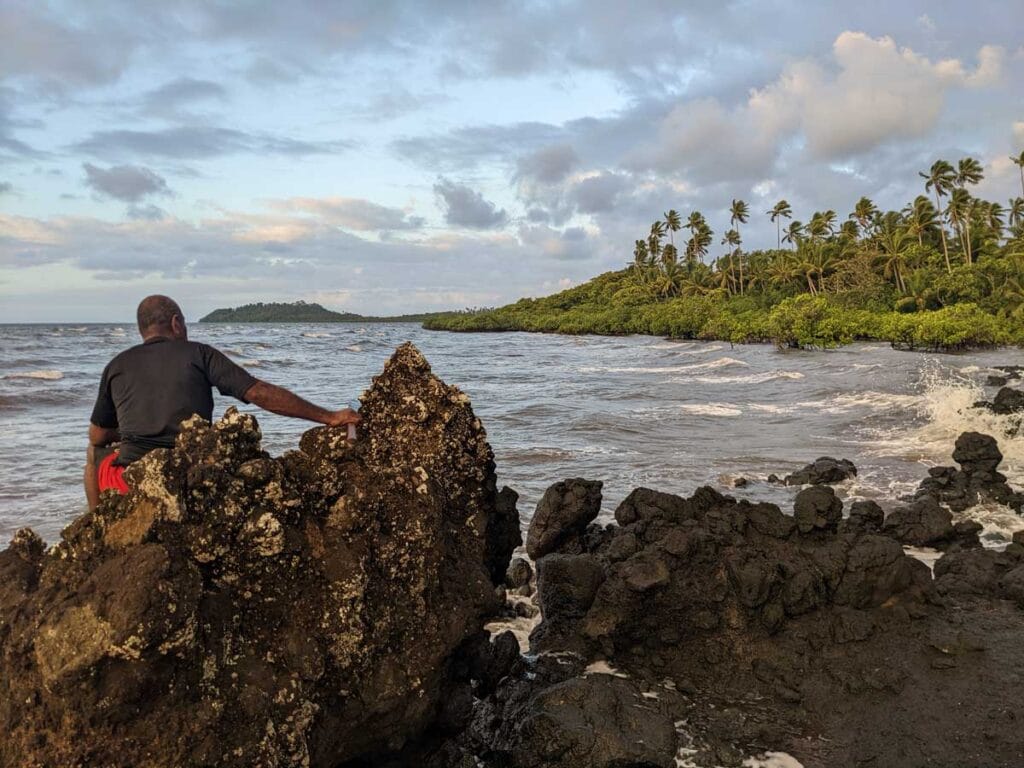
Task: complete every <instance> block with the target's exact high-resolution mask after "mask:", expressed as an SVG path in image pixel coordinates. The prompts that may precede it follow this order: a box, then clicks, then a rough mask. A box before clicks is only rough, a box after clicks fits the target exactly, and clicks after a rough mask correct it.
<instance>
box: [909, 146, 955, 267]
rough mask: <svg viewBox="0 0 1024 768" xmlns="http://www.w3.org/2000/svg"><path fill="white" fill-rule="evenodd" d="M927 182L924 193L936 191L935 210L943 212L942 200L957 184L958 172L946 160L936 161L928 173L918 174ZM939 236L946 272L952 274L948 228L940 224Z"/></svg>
mask: <svg viewBox="0 0 1024 768" xmlns="http://www.w3.org/2000/svg"><path fill="white" fill-rule="evenodd" d="M917 175H918V176H920V177H921V178H922V179H924V180H925V184H924V191H925V192H928V191H930V190H934V192H935V209H936V210H938V211H941V210H942V199H941V198H943V197H945V196H946V195H947V194H948V193H949V191H950V190H951V189H952V188H953V186H954V184H955V183H956V171H954V170H953V166H952V165H950V164H949V163H948V162H947V161H946V160H936V161H935V162H934V163H932V167H931V168H930V169H929V170H928V173H925V172H924V171H920V172H918V174H917ZM939 234H941V235H942V254H943V256H945V258H946V271H947V272H952V271H953V266H952V264H950V262H949V245H948V244H947V243H946V228H945V227H944V226H942V223H941V222H940V223H939Z"/></svg>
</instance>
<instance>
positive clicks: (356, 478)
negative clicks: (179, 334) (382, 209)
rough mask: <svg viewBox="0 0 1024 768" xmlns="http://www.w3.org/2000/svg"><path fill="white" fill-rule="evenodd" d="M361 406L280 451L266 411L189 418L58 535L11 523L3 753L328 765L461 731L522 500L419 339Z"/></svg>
mask: <svg viewBox="0 0 1024 768" xmlns="http://www.w3.org/2000/svg"><path fill="white" fill-rule="evenodd" d="M361 412H362V415H363V419H364V420H363V424H362V426H361V429H360V439H359V440H358V441H357V442H356V443H355V444H352V443H348V442H346V440H345V430H344V429H330V428H318V429H314V430H311V431H309V432H307V433H306V434H305V435H304V437H303V439H302V441H301V450H298V451H291V452H289V453H286V454H285V455H284V456H282V457H280V458H273V457H271V456H269V455H268V454H267V453H266V452H264V451H263V450H261V447H260V430H259V427H258V425H257V423H256V420H255V419H254V418H253V417H252V416H249V415H245V414H242V413H239V412H238V411H236V410H234V409H229V410H228V412H227V413H226V414H225V416H224V418H223V419H221V420H220V421H218V422H216V423H215V424H209V423H206V422H204V421H202V420H200V419H198V418H194V419H192V420H190V421H189V422H187V423H186V424H185V425H184V429H183V431H182V433H181V435H180V436H179V438H178V441H177V443H176V445H175V447H174V448H173V449H171V450H160V451H154V452H152V453H150V454H149V455H147V456H146V457H145V458H144V459H142V460H141V461H139V462H137V463H136V464H135V465H133V466H132V467H131V468H130V469H129V470H128V472H127V475H128V479H129V483H130V485H131V486H132V488H133V490H132V492H131V493H129V494H128V495H126V496H124V497H117V496H110V495H108V496H106V497H105V498H104V499H103V501H102V502H101V504H100V506H99V507H98V509H97V510H96V511H95V513H93V514H87V515H85V516H83V517H81V518H79V519H78V520H76V521H75V522H74V523H72V524H71V525H70V526H68V528H67V529H66V530H65V531H64V532H63V534H62V541H60V542H59V543H58V544H57V545H56V546H54V547H53V548H52V549H51V550H50V551H48V552H44V548H43V545H42V542H41V541H40V540H39V539H38V537H36V536H35V535H34V534H32V533H31V532H29V531H21V532H19V533H18V534H17V536H15V539H14V541H13V542H12V543H11V545H10V547H8V549H7V550H5V551H3V552H0V731H2V732H3V738H2V739H0V765H5V766H43V765H47V766H49V765H67V766H86V765H88V766H104V767H114V766H125V767H126V768H127V766H136V767H140V768H141V767H143V766H147V767H155V766H189V765H195V766H198V765H210V766H213V765H217V766H267V767H269V766H276V767H283V766H313V767H316V766H332V767H333V766H338V765H341V764H343V763H346V762H348V761H364V762H367V763H374V762H377V761H383V760H384V759H385V758H384V756H385V755H387V754H394V753H399V752H400V751H401V750H403V749H408V748H409V745H410V744H415V743H417V740H419V739H420V737H421V736H423V735H424V734H429V735H431V736H432V737H433V738H437V736H438V734H443V733H444V732H445V729H452V728H461V727H462V726H464V724H465V723H464V719H465V718H468V717H469V715H470V714H471V707H470V704H471V702H472V700H473V696H474V695H481V696H482V695H484V694H485V693H486V692H487V690H488V686H490V687H493V686H494V685H496V683H497V681H498V679H500V678H501V677H502V676H503V675H504V674H505V673H506V672H507V671H508V669H509V668H510V662H509V658H510V657H509V653H508V651H509V641H511V643H512V645H513V646H514V645H515V639H514V638H512V637H511V636H508V637H507V638H505V640H504V641H502V643H495V644H492V643H489V642H488V641H487V638H486V635H484V634H482V632H481V630H482V627H483V624H484V621H485V618H486V617H487V616H488V615H490V614H491V613H492V612H493V611H494V610H495V609H496V608H497V601H498V598H497V596H496V592H495V585H496V583H500V582H501V581H502V580H503V579H504V574H505V570H506V568H507V566H508V563H509V555H510V553H511V550H512V548H513V547H514V546H515V545H516V544H517V543H518V518H517V515H516V513H515V498H514V495H509V494H508V493H507V492H506V493H503V494H502V495H499V494H498V493H497V492H496V488H495V474H494V463H493V459H492V453H491V449H490V447H489V445H488V443H487V440H486V434H485V432H484V429H483V427H482V426H481V424H480V422H479V420H478V419H477V418H476V417H475V416H474V414H473V411H472V408H471V407H470V403H469V400H468V398H467V397H466V395H464V394H463V393H462V392H460V391H459V390H458V389H456V388H454V387H450V386H447V385H446V384H444V383H443V382H442V381H440V380H439V379H438V378H437V377H436V376H434V375H433V374H432V373H431V372H430V368H429V365H428V364H427V362H426V360H425V359H424V358H423V356H422V355H421V354H420V353H419V352H418V351H417V350H416V349H415V348H413V347H412V346H410V345H405V346H403V347H401V348H400V349H399V350H398V351H397V352H396V353H395V355H394V357H393V358H392V359H391V360H390V361H389V362H388V363H387V365H386V366H385V368H384V371H383V372H382V373H381V375H379V376H378V377H376V379H375V380H374V382H373V385H372V387H371V388H370V389H369V390H368V391H367V392H366V393H365V394H364V396H363V398H362V409H361ZM513 528H514V532H513ZM512 653H513V655H512V657H511V658H512V661H515V660H517V658H518V653H517V651H515V650H513V652H512ZM352 764H353V765H354V764H355V762H353V763H352Z"/></svg>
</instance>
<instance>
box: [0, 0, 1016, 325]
mask: <svg viewBox="0 0 1024 768" xmlns="http://www.w3.org/2000/svg"><path fill="white" fill-rule="evenodd" d="M1022 29H1024V3H1022V2H1020V0H1003V1H1001V2H995V1H993V0H974V1H973V2H970V3H963V2H945V1H939V0H932V1H931V2H914V1H913V0H901V2H898V3H894V2H891V0H886V1H885V2H877V1H875V0H863V1H861V2H849V0H844V1H843V2H817V1H816V2H803V3H797V2H785V1H783V0H764V1H763V2H755V1H753V0H747V1H745V2H727V1H725V0H689V1H688V2H685V3H683V2H678V1H671V0H649V1H646V2H641V1H639V0H633V1H632V2H629V3H624V2H622V1H621V0H579V1H578V2H570V1H568V0H566V1H564V2H537V1H534V0H526V1H525V2H522V1H521V2H502V1H501V0H488V2H468V1H456V0H436V1H427V0H418V1H417V0H412V1H410V2H392V1H390V0H370V1H368V2H362V1H361V0H349V1H345V2H327V1H326V0H289V2H287V3H282V2H259V1H257V0H251V1H250V2H230V1H229V0H218V1H213V0H211V1H209V2H189V1H188V0H181V1H179V2H175V3H166V2H153V0H130V1H126V2H118V1H116V0H90V2H88V3H81V2H47V1H46V0H24V1H23V0H0V322H70V321H79V322H89V321H95V322H102V321H115V322H119V321H125V320H129V319H131V318H132V317H133V316H134V309H135V306H136V304H137V302H138V301H139V299H140V298H142V297H143V296H145V295H148V294H151V293H166V294H169V295H171V296H174V297H175V298H177V299H178V300H179V302H180V303H181V305H182V307H183V308H184V310H185V314H186V316H187V317H188V318H189V319H196V318H198V317H199V316H201V315H202V314H205V313H206V312H208V311H210V310H211V309H214V308H216V307H224V306H237V305H239V304H243V303H247V302H250V301H295V300H300V299H301V300H306V301H316V302H319V303H321V304H323V305H324V306H327V307H330V308H332V309H339V310H347V311H353V312H360V313H364V314H377V315H380V314H391V313H404V312H420V311H436V310H445V309H460V308H465V307H483V306H497V305H500V304H503V303H507V302H509V301H513V300H515V299H517V298H519V297H522V296H540V295H545V294H549V293H553V292H555V291H558V290H561V289H562V288H565V287H568V286H571V285H576V284H579V283H580V282H583V281H585V280H587V279H588V278H590V277H592V276H594V275H596V274H599V273H601V272H604V271H607V270H609V269H616V268H619V267H621V266H622V265H624V264H625V263H626V262H628V261H629V260H630V259H631V258H632V247H633V241H634V240H635V239H636V238H638V237H642V236H643V235H644V234H645V233H646V231H647V229H648V228H649V225H650V222H651V221H652V220H653V219H655V218H657V217H659V216H660V215H661V214H662V213H663V212H664V211H666V210H668V209H670V208H675V209H676V210H678V211H680V213H681V214H682V215H683V218H684V219H685V218H686V216H687V214H688V213H689V212H690V211H692V210H694V209H697V210H700V211H702V212H703V213H704V215H705V216H706V217H707V219H708V221H709V223H710V224H711V226H712V227H713V228H714V229H715V230H716V232H717V236H716V243H717V241H718V240H719V239H720V237H721V234H722V233H723V231H724V230H725V229H726V228H727V226H728V212H727V209H728V206H729V202H730V201H731V200H732V199H733V198H741V199H744V200H746V201H748V202H749V203H750V206H751V209H752V211H753V212H754V214H755V215H754V216H753V217H752V219H751V221H750V223H749V224H747V225H746V226H745V227H744V228H743V230H742V234H743V238H744V243H745V246H746V247H748V248H756V247H773V246H774V245H775V239H776V232H775V226H774V225H772V224H771V223H770V222H769V221H768V218H767V216H765V215H763V212H764V211H767V210H768V209H769V208H770V207H771V206H772V205H773V204H774V203H775V202H776V201H777V200H778V199H780V198H785V199H787V200H788V201H789V202H790V203H791V205H792V206H793V209H794V213H795V217H796V218H798V219H802V220H803V221H806V220H807V219H808V218H809V217H810V215H811V213H812V212H813V211H815V210H824V209H828V208H832V209H834V210H836V211H838V212H839V213H840V218H845V216H846V214H847V212H849V211H850V210H851V209H852V207H853V204H854V202H855V201H856V200H857V199H858V198H859V197H861V196H862V195H867V196H868V197H871V198H872V199H874V200H875V201H876V203H877V204H879V205H880V206H882V207H883V208H900V207H902V206H903V205H904V204H905V203H906V202H908V201H909V200H911V199H913V197H914V196H916V195H918V194H921V193H922V191H923V188H922V180H921V179H920V178H919V177H918V175H917V172H918V171H920V170H923V169H926V168H927V167H928V166H930V165H931V163H932V162H933V161H934V160H936V159H938V158H945V159H948V160H951V161H953V162H954V163H955V162H956V160H957V159H959V158H960V157H963V156H965V155H970V156H973V157H976V158H977V159H979V160H980V161H981V162H982V163H983V164H984V167H985V179H984V181H983V182H982V184H981V185H980V186H979V187H978V188H977V190H976V194H978V195H979V196H982V197H986V198H987V199H994V200H1000V201H1004V202H1005V201H1006V200H1007V199H1008V198H1010V197H1011V196H1014V195H1018V194H1020V193H1021V189H1020V186H1021V184H1020V178H1019V175H1018V170H1017V168H1016V167H1015V166H1014V165H1013V164H1012V163H1011V162H1010V160H1009V155H1010V154H1015V155H1016V154H1019V153H1020V152H1021V151H1024V35H1022V34H1021V30H1022Z"/></svg>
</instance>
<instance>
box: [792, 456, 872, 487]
mask: <svg viewBox="0 0 1024 768" xmlns="http://www.w3.org/2000/svg"><path fill="white" fill-rule="evenodd" d="M856 476H857V468H856V467H855V466H853V462H852V461H849V460H848V459H833V458H832V457H831V456H822V457H821V458H820V459H815V460H814V461H812V462H811V463H810V464H808V465H807V466H806V467H804V468H803V469H798V470H797V471H796V472H794V473H793V474H791V475H786V477H785V479H784V480H783V482H784V483H785V484H786V485H831V484H833V483H841V482H843V481H844V480H849V479H850V478H851V477H856Z"/></svg>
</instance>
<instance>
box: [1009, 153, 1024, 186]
mask: <svg viewBox="0 0 1024 768" xmlns="http://www.w3.org/2000/svg"><path fill="white" fill-rule="evenodd" d="M1010 160H1012V161H1013V164H1014V165H1016V166H1017V168H1018V169H1020V193H1021V194H1022V195H1024V152H1021V153H1020V154H1019V155H1017V156H1016V157H1014V156H1013V155H1011V156H1010Z"/></svg>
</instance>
